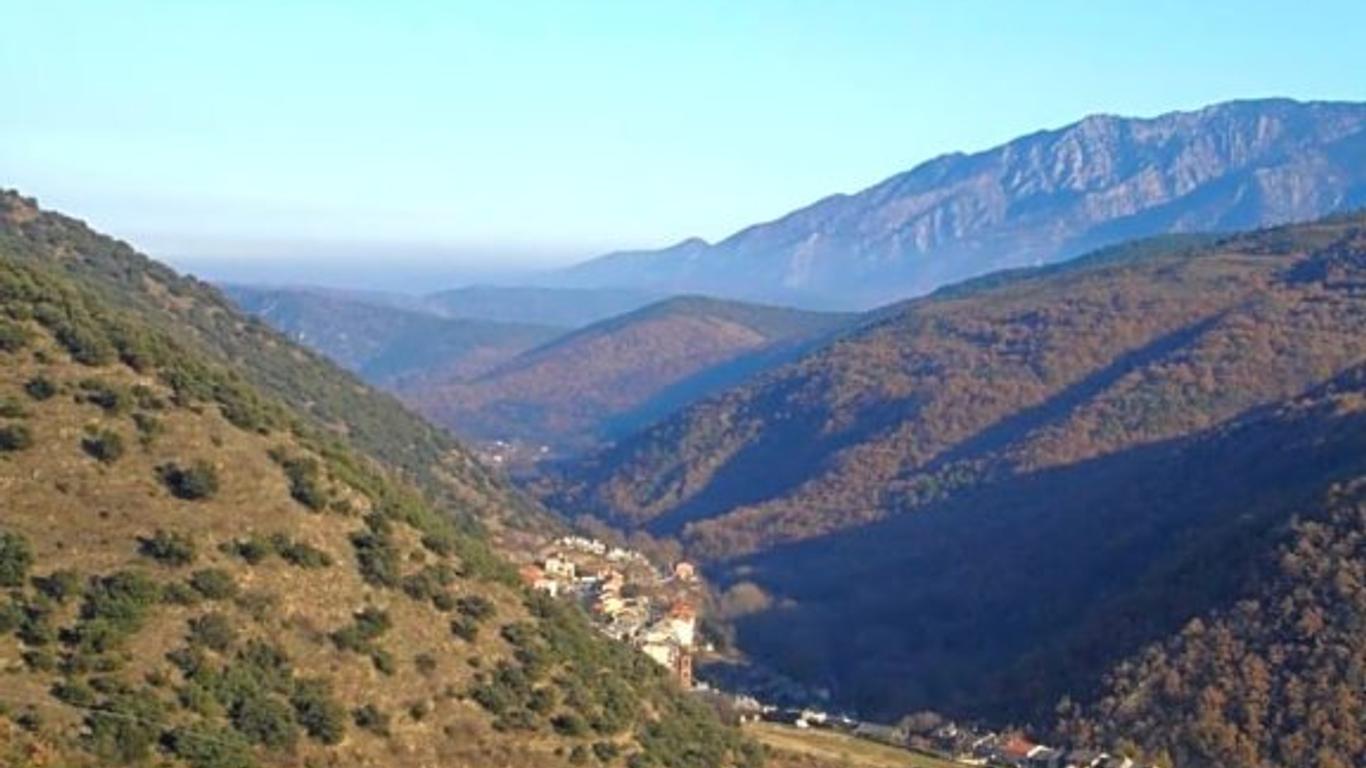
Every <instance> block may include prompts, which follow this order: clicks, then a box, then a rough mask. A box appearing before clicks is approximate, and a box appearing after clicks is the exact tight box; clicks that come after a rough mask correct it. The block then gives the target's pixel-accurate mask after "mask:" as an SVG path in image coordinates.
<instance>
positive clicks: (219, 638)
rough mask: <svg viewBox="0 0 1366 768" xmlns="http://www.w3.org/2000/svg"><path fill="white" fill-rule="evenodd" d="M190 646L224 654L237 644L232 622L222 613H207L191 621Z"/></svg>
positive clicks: (235, 631)
mask: <svg viewBox="0 0 1366 768" xmlns="http://www.w3.org/2000/svg"><path fill="white" fill-rule="evenodd" d="M189 640H190V644H191V645H198V646H203V647H205V648H208V649H210V650H213V651H218V652H219V653H223V652H225V651H227V650H228V649H230V648H232V646H233V643H235V642H237V630H236V629H234V628H233V625H232V620H231V619H229V618H228V617H227V616H225V615H223V614H221V613H206V614H204V615H203V616H199V617H197V618H194V619H191V620H190V637H189Z"/></svg>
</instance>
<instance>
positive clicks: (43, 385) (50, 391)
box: [24, 374, 57, 401]
mask: <svg viewBox="0 0 1366 768" xmlns="http://www.w3.org/2000/svg"><path fill="white" fill-rule="evenodd" d="M24 391H25V392H27V393H28V396H29V397H31V398H33V399H34V400H40V401H41V400H47V399H49V398H51V397H52V396H53V395H55V394H57V385H56V384H55V383H54V382H53V381H52V379H49V378H48V377H46V376H43V375H41V374H40V375H38V376H34V377H33V378H31V379H29V380H28V382H27V383H25V384H24Z"/></svg>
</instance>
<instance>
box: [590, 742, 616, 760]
mask: <svg viewBox="0 0 1366 768" xmlns="http://www.w3.org/2000/svg"><path fill="white" fill-rule="evenodd" d="M619 754H621V747H618V746H617V745H616V744H614V743H612V742H610V741H595V742H593V756H594V757H596V758H597V759H598V760H599V761H600V762H603V763H610V762H612V761H613V760H615V759H616V757H617V755H619Z"/></svg>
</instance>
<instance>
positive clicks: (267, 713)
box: [231, 694, 299, 749]
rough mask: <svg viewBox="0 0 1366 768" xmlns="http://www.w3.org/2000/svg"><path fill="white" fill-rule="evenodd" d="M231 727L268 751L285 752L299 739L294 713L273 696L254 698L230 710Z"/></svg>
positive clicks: (260, 695) (261, 695)
mask: <svg viewBox="0 0 1366 768" xmlns="http://www.w3.org/2000/svg"><path fill="white" fill-rule="evenodd" d="M231 718H232V727H234V728H236V729H237V730H238V731H239V732H240V733H241V734H242V735H243V736H246V737H247V739H249V740H250V741H252V742H255V743H257V744H260V745H262V746H264V747H267V748H269V749H286V748H288V747H290V746H292V745H293V744H294V742H296V741H297V740H298V738H299V727H298V724H297V723H296V722H295V721H294V710H293V709H292V708H291V707H289V706H288V705H286V704H285V703H284V702H282V701H280V700H278V699H276V698H275V697H274V696H268V695H265V694H255V695H249V696H246V697H244V698H243V699H242V700H241V701H239V702H238V703H237V705H236V706H235V707H233V710H232V713H231Z"/></svg>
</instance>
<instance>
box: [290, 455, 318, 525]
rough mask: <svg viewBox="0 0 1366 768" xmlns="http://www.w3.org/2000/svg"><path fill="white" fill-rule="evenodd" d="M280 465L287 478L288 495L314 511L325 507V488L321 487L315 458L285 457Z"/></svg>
mask: <svg viewBox="0 0 1366 768" xmlns="http://www.w3.org/2000/svg"><path fill="white" fill-rule="evenodd" d="M281 466H282V467H283V468H284V470H285V477H286V478H287V479H288V480H289V495H290V496H292V497H294V500H295V501H297V502H299V503H300V504H302V505H304V506H305V507H308V508H309V509H311V510H313V511H314V512H320V511H322V510H323V509H325V508H326V507H327V502H328V496H327V490H326V489H325V488H324V487H323V483H322V473H321V471H320V467H319V464H318V461H317V459H314V458H310V457H304V458H297V459H285V460H284V461H282V462H281Z"/></svg>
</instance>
